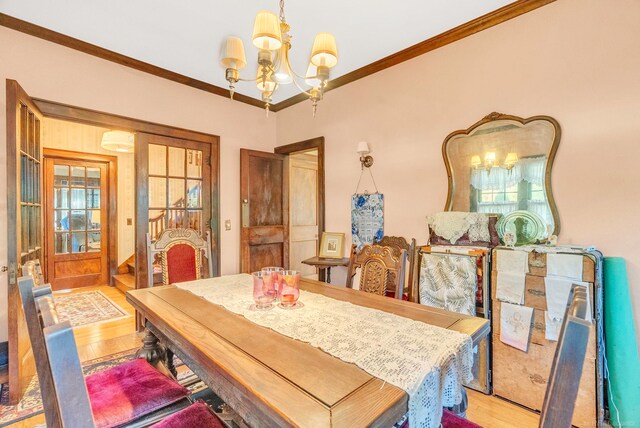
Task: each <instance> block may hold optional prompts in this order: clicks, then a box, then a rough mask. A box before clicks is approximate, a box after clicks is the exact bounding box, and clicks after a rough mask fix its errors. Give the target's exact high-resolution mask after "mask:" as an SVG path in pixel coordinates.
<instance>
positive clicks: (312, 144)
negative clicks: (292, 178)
mask: <svg viewBox="0 0 640 428" xmlns="http://www.w3.org/2000/svg"><path fill="white" fill-rule="evenodd" d="M314 149H316V150H318V240H319V239H320V237H321V236H322V232H324V227H325V226H324V224H325V201H324V199H325V188H324V181H325V172H324V137H315V138H311V139H308V140H304V141H298V142H297V143H292V144H286V145H284V146H278V147H276V148H275V149H273V152H274V153H278V154H281V155H290V154H292V153H297V152H304V151H308V150H314ZM319 275H320V277H319V278H320V280H321V281H324V280H325V270H324V269H320V272H319Z"/></svg>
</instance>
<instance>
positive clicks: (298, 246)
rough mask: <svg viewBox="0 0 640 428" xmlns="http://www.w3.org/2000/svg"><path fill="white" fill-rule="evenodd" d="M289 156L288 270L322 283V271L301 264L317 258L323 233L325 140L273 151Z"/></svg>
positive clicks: (309, 141) (316, 140)
mask: <svg viewBox="0 0 640 428" xmlns="http://www.w3.org/2000/svg"><path fill="white" fill-rule="evenodd" d="M274 151H275V152H276V153H278V154H284V155H287V156H288V176H289V180H288V191H287V194H288V197H289V222H288V223H289V233H288V243H289V245H288V247H289V266H290V269H293V270H297V271H299V272H301V274H302V276H305V277H308V278H313V279H318V276H320V278H319V279H320V280H324V271H323V270H322V271H320V273H319V275H318V272H317V268H315V267H313V266H309V265H306V264H304V263H302V261H303V260H306V259H308V258H311V257H314V256H317V255H318V247H319V245H318V244H319V239H320V237H321V235H322V232H323V231H324V137H318V138H313V139H310V140H305V141H300V142H298V143H293V144H288V145H286V146H280V147H276V149H275V150H274Z"/></svg>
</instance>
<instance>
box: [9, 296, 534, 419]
mask: <svg viewBox="0 0 640 428" xmlns="http://www.w3.org/2000/svg"><path fill="white" fill-rule="evenodd" d="M90 290H100V291H102V292H103V293H104V294H106V295H107V296H108V297H109V298H110V299H112V300H113V301H114V302H115V303H117V304H118V305H119V306H120V307H122V308H123V309H125V310H126V311H127V312H129V313H130V314H131V315H134V310H133V308H132V307H131V305H129V304H128V303H127V301H126V300H125V297H124V294H123V293H121V292H120V291H119V290H118V289H116V288H114V287H108V286H99V287H85V288H82V289H77V290H73V291H71V292H72V293H75V292H82V291H90ZM74 332H75V337H76V342H77V345H78V352H79V354H80V359H81V360H82V361H87V360H92V359H95V358H100V357H103V356H105V355H109V354H114V353H117V352H120V351H126V350H129V349H133V348H137V347H139V346H140V345H141V339H140V338H139V337H138V335H137V334H136V333H135V317H133V316H132V317H129V318H123V319H119V320H114V321H108V322H103V323H100V324H93V325H87V326H82V327H78V328H76V329H74ZM467 392H468V395H469V408H468V410H467V418H468V419H469V420H471V421H473V422H475V423H477V424H478V425H480V426H482V427H485V428H512V427H517V428H529V427H531V428H534V427H537V426H538V415H537V414H535V413H534V412H531V411H529V410H526V409H524V408H522V407H519V406H516V405H514V404H512V403H509V402H508V401H505V400H502V399H500V398H497V397H493V396H487V395H484V394H481V393H479V392H476V391H473V390H468V391H467ZM44 423H45V420H44V414H41V415H37V416H34V417H32V418H29V419H25V420H23V421H20V422H18V423H16V424H13V425H9V426H10V427H12V428H32V427H34V426H36V425H41V424H44Z"/></svg>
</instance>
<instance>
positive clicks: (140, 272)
mask: <svg viewBox="0 0 640 428" xmlns="http://www.w3.org/2000/svg"><path fill="white" fill-rule="evenodd" d="M135 145H136V149H135V165H136V168H135V169H136V288H144V287H147V285H148V268H149V267H148V263H147V238H146V235H147V233H149V234H150V235H151V240H152V241H154V240H155V239H157V238H158V236H160V233H162V231H163V230H164V229H166V228H189V229H195V230H197V231H198V232H200V233H201V234H202V235H203V236H204V235H205V234H206V233H207V232H213V233H212V247H213V248H212V250H211V253H212V254H216V247H217V245H218V244H217V239H216V238H217V230H218V209H217V204H218V188H217V177H218V156H219V153H218V151H217V149H216V150H213V149H212V144H209V143H203V142H198V141H191V140H184V139H178V138H170V137H165V136H160V135H153V134H146V133H142V132H139V133H137V134H136V141H135ZM213 270H214V272H207V273H205V274H208V275H209V276H217V275H218V261H217V259H216V258H215V257H214V260H213Z"/></svg>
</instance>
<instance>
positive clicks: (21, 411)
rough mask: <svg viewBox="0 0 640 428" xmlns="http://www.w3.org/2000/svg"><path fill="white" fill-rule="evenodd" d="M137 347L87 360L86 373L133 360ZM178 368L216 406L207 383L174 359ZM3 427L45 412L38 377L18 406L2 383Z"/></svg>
mask: <svg viewBox="0 0 640 428" xmlns="http://www.w3.org/2000/svg"><path fill="white" fill-rule="evenodd" d="M135 353H136V349H130V350H128V351H123V352H119V353H117V354H111V355H106V356H104V357H102V358H96V359H94V360H89V361H86V362H84V363H83V364H82V370H83V371H84V374H85V376H87V375H90V374H92V373H96V372H99V371H102V370H105V369H108V368H110V367H114V366H117V365H118V364H120V363H124V362H126V361H130V360H132V359H133V358H134V357H135ZM175 365H176V370H177V371H178V381H179V382H180V383H182V384H183V385H185V386H186V387H187V388H189V390H191V392H192V396H193V397H194V398H198V399H202V400H204V401H206V402H207V403H208V404H209V405H212V406H213V408H214V409H215V408H217V407H218V406H220V404H222V401H221V400H220V399H219V398H217V396H215V395H214V394H213V393H212V392H211V390H209V389H208V388H207V387H206V385H205V384H204V383H203V382H202V381H200V380H199V379H198V378H197V376H195V375H194V374H193V372H192V371H191V370H190V369H189V368H188V367H187V366H185V365H184V364H183V363H182V361H180V360H179V359H176V360H175ZM0 390H1V392H0V428H2V427H6V426H7V425H11V424H14V423H16V422H19V421H21V420H23V419H27V418H30V417H32V416H35V415H38V414H40V413H42V412H43V407H42V397H41V396H40V386H39V384H38V377H37V376H34V378H33V379H32V380H31V382H30V383H29V386H28V387H27V389H26V390H25V394H24V397H23V398H22V400H21V401H20V402H19V403H18V404H17V405H15V406H10V405H8V402H9V388H8V385H7V384H4V385H2V386H0Z"/></svg>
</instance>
